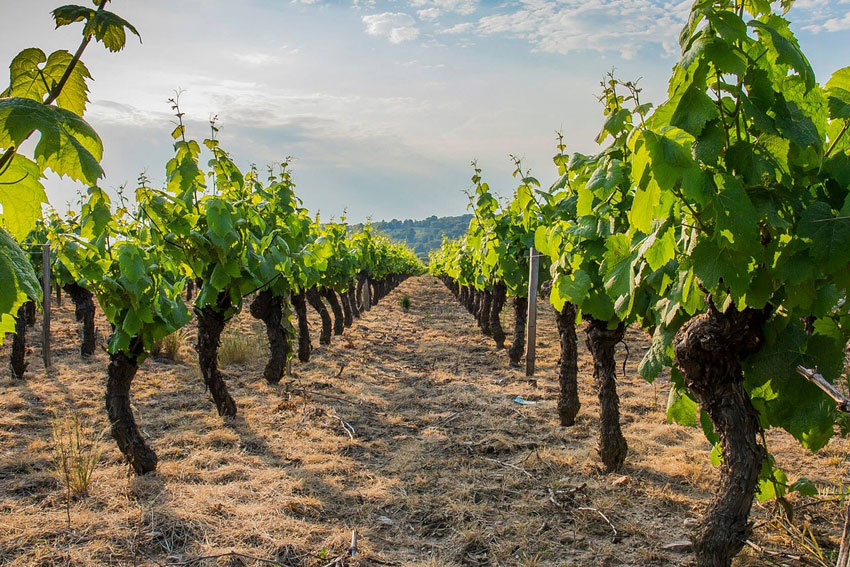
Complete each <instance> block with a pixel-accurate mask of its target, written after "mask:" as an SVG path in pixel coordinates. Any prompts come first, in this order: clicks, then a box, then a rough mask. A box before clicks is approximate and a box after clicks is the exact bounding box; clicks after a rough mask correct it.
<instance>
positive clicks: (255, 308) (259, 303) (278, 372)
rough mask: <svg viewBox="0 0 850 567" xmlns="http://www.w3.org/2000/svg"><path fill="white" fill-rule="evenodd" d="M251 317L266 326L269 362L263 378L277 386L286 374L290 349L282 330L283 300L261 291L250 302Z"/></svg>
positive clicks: (287, 339) (268, 291) (287, 338)
mask: <svg viewBox="0 0 850 567" xmlns="http://www.w3.org/2000/svg"><path fill="white" fill-rule="evenodd" d="M251 315H252V316H253V317H254V318H256V319H259V320H260V321H262V322H263V323H265V324H266V336H268V338H269V361H268V362H267V363H266V368H265V370H264V371H263V378H265V379H266V382H268V383H269V384H277V383H278V382H280V381H281V379H283V375H284V374H285V373H286V362H287V360H289V353H290V351H291V347H290V345H289V337H288V336H287V334H286V331H285V330H284V328H283V298H282V297H280V296H277V295H274V294H272V292H271V290H268V289H266V290H263V291H261V292H260V293H259V294H257V297H255V298H254V301H252V302H251Z"/></svg>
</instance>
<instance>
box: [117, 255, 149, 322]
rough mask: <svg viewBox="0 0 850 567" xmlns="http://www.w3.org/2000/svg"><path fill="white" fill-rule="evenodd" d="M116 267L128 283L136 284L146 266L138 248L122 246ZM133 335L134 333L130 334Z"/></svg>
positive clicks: (143, 274) (142, 275) (143, 273)
mask: <svg viewBox="0 0 850 567" xmlns="http://www.w3.org/2000/svg"><path fill="white" fill-rule="evenodd" d="M118 265H119V266H120V267H121V274H122V275H123V276H124V277H125V278H127V280H128V281H129V282H130V283H137V282H139V281H141V280H142V278H144V277H145V273H146V271H147V270H146V266H145V262H144V259H143V258H142V255H141V254H140V253H139V250H138V248H136V247H135V246H132V245H124V246H122V247H121V249H120V251H119V253H118ZM130 334H131V335H134V334H135V332H133V333H130Z"/></svg>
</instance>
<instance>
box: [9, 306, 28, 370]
mask: <svg viewBox="0 0 850 567" xmlns="http://www.w3.org/2000/svg"><path fill="white" fill-rule="evenodd" d="M26 355H27V304H26V303H24V304H23V305H21V306H20V307H18V314H17V317H16V319H15V336H14V337H12V354H11V355H10V356H9V368H11V370H12V378H17V379H18V380H22V379H23V377H24V372H26V370H27V366H28V364H27V361H26Z"/></svg>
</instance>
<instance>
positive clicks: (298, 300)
mask: <svg viewBox="0 0 850 567" xmlns="http://www.w3.org/2000/svg"><path fill="white" fill-rule="evenodd" d="M305 296H306V294H305V293H304V291H303V290H302V291H299V292H298V293H293V294H292V308H293V309H294V310H295V316H296V317H297V318H298V360H300V361H301V362H307V361H309V360H310V351H312V350H313V345H312V344H311V343H310V326H309V325H308V323H307V302H306V300H305Z"/></svg>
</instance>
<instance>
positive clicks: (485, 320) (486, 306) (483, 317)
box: [478, 291, 493, 337]
mask: <svg viewBox="0 0 850 567" xmlns="http://www.w3.org/2000/svg"><path fill="white" fill-rule="evenodd" d="M492 305H493V296H492V295H490V292H489V291H482V292H481V310H480V311H479V313H478V322H479V324H480V326H481V332H482V333H484V336H485V337H492V336H493V331H492V330H491V329H490V308H491V306H492Z"/></svg>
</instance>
